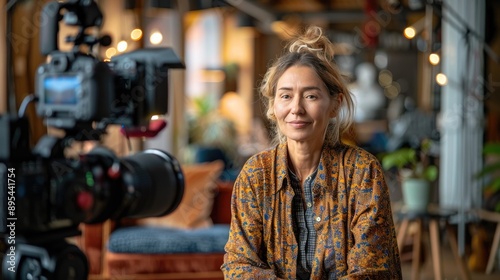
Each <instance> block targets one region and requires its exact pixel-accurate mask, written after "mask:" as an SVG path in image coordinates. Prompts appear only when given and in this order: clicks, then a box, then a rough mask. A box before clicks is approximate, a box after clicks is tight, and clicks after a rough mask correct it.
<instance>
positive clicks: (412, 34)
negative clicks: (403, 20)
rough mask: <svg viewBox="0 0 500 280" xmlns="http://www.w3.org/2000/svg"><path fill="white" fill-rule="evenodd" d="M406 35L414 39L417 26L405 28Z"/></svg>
mask: <svg viewBox="0 0 500 280" xmlns="http://www.w3.org/2000/svg"><path fill="white" fill-rule="evenodd" d="M404 35H405V37H406V38H408V39H413V38H414V37H415V35H417V31H416V30H415V28H414V27H413V26H408V27H406V28H405V30H404Z"/></svg>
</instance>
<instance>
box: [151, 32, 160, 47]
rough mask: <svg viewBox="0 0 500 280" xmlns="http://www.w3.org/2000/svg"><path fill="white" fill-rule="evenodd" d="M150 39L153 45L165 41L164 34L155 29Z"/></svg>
mask: <svg viewBox="0 0 500 280" xmlns="http://www.w3.org/2000/svg"><path fill="white" fill-rule="evenodd" d="M149 41H150V42H151V44H153V45H158V44H159V43H161V41H163V35H162V34H161V33H160V32H159V31H155V32H153V34H151V36H150V37H149Z"/></svg>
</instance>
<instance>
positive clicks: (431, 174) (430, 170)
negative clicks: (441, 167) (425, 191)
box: [423, 165, 438, 182]
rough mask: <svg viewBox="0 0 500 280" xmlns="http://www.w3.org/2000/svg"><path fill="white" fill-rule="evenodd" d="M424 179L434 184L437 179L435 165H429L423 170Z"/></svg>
mask: <svg viewBox="0 0 500 280" xmlns="http://www.w3.org/2000/svg"><path fill="white" fill-rule="evenodd" d="M423 176H424V178H425V179H427V180H428V181H430V182H434V181H436V179H437V176H438V168H437V166H435V165H429V166H427V168H426V169H425V170H424V174H423Z"/></svg>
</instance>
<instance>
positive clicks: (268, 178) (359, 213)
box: [221, 144, 402, 280]
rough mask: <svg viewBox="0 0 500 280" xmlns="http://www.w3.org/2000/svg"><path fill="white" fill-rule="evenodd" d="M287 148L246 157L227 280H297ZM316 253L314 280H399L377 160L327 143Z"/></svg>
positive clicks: (317, 196)
mask: <svg viewBox="0 0 500 280" xmlns="http://www.w3.org/2000/svg"><path fill="white" fill-rule="evenodd" d="M287 166H288V163H287V146H286V144H280V145H278V146H276V147H275V148H273V149H270V150H267V151H264V152H261V153H259V154H257V155H255V156H253V157H252V158H250V159H249V160H248V161H247V163H246V164H245V166H244V167H243V169H242V171H241V172H240V174H239V176H238V178H237V179H236V182H235V185H234V190H233V195H232V202H231V215H232V216H231V229H230V236H229V240H228V242H227V244H226V247H225V250H226V254H225V256H224V264H223V265H222V267H221V269H222V271H223V273H224V277H225V279H245V280H246V279H266V280H267V279H296V263H297V253H298V246H297V241H296V239H295V235H294V231H293V221H292V207H291V205H292V199H293V196H294V192H293V189H292V186H291V185H290V179H289V177H288V176H289V175H288V167H287ZM312 191H313V201H314V205H313V207H314V213H315V217H316V218H315V221H316V222H315V229H316V232H317V243H316V255H315V258H314V260H313V265H312V272H311V279H384V280H387V279H402V276H401V264H400V258H399V253H398V246H397V241H396V234H395V228H394V223H393V218H392V210H391V202H390V198H389V191H388V188H387V185H386V183H385V180H384V175H383V172H382V169H381V166H380V163H379V161H378V160H377V159H376V158H375V157H374V156H373V155H371V154H370V153H368V152H366V151H365V150H363V149H361V148H357V147H351V146H346V145H341V144H339V145H336V146H334V147H332V146H328V145H325V146H324V147H323V151H322V154H321V158H320V162H319V166H318V173H317V175H316V179H315V182H314V186H313V190H312Z"/></svg>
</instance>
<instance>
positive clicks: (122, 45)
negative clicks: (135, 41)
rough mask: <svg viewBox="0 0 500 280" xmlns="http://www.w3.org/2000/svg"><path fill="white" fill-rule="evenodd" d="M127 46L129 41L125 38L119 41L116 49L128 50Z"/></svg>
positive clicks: (119, 50)
mask: <svg viewBox="0 0 500 280" xmlns="http://www.w3.org/2000/svg"><path fill="white" fill-rule="evenodd" d="M127 47H128V44H127V41H125V40H121V41H120V42H118V45H116V49H117V50H118V52H124V51H126V50H127Z"/></svg>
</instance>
